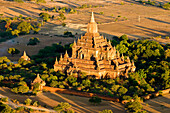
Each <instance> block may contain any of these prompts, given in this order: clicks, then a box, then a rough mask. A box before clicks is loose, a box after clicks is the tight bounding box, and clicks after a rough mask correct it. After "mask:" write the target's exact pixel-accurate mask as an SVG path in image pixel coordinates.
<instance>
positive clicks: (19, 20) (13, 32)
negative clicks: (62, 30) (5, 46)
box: [0, 15, 41, 40]
mask: <svg viewBox="0 0 170 113" xmlns="http://www.w3.org/2000/svg"><path fill="white" fill-rule="evenodd" d="M0 25H1V31H0V36H1V37H2V38H3V40H5V39H8V38H13V37H14V36H19V35H25V34H28V33H30V31H33V32H34V33H38V32H39V30H40V27H41V23H39V22H38V21H37V19H33V18H31V17H22V15H20V16H19V17H13V18H12V17H11V18H6V17H4V18H2V17H1V18H0Z"/></svg>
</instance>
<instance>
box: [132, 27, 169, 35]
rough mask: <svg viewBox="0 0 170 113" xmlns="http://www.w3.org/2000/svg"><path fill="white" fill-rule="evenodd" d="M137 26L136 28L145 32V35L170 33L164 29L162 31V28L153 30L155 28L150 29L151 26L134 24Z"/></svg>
mask: <svg viewBox="0 0 170 113" xmlns="http://www.w3.org/2000/svg"><path fill="white" fill-rule="evenodd" d="M135 26H136V27H137V29H140V30H142V31H144V32H147V35H153V36H160V35H161V36H162V33H163V34H164V35H165V36H167V35H170V33H169V32H166V31H163V30H155V29H152V28H148V27H144V26H140V25H135ZM155 32H158V33H155Z"/></svg>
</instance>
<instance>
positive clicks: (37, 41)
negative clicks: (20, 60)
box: [27, 37, 40, 45]
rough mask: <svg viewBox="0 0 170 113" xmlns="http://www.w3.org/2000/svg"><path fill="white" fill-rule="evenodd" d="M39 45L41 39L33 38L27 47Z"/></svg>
mask: <svg viewBox="0 0 170 113" xmlns="http://www.w3.org/2000/svg"><path fill="white" fill-rule="evenodd" d="M38 43H40V40H39V38H36V37H32V38H30V39H29V42H28V43H27V45H37V44H38Z"/></svg>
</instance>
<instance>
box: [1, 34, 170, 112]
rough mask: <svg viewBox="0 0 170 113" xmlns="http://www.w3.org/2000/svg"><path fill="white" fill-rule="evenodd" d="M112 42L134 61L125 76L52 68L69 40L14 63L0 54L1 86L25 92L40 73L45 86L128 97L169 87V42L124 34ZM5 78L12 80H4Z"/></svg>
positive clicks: (125, 98) (70, 45) (129, 104)
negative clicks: (132, 69)
mask: <svg viewBox="0 0 170 113" xmlns="http://www.w3.org/2000/svg"><path fill="white" fill-rule="evenodd" d="M111 42H112V45H113V46H116V48H117V49H118V50H119V51H120V53H123V54H124V56H125V57H127V56H130V58H131V59H134V61H135V65H136V67H137V70H136V72H134V73H129V78H127V79H125V78H116V79H114V80H113V79H109V78H108V79H100V80H96V79H94V78H92V77H88V76H86V74H85V73H81V72H80V73H79V75H80V76H79V77H77V78H76V77H74V74H73V75H67V74H65V73H63V72H60V71H58V72H54V69H53V64H54V62H55V59H56V58H55V56H57V57H58V58H59V56H60V54H63V53H65V51H66V50H67V51H68V52H70V53H71V47H72V44H68V45H65V46H62V45H61V44H53V45H52V46H47V47H45V48H44V49H42V50H40V51H39V53H38V54H37V55H35V56H32V58H31V59H32V60H31V61H24V60H22V59H20V60H19V61H18V64H17V65H14V64H13V63H8V62H10V60H9V59H7V57H1V58H0V73H1V75H0V80H1V82H0V83H1V85H2V86H3V85H5V86H8V87H11V88H12V90H13V91H14V92H17V93H18V92H19V93H24V92H26V91H27V89H28V88H29V87H30V86H29V84H30V81H32V80H33V79H34V78H35V77H36V75H37V74H38V73H39V74H40V76H41V78H42V79H43V80H44V81H45V82H46V85H47V86H51V87H59V88H69V89H70V88H71V89H73V90H79V91H84V92H92V93H97V94H101V95H107V96H111V97H118V98H119V99H120V100H131V99H134V98H136V96H143V95H147V94H149V93H152V92H155V91H159V90H161V89H166V88H169V87H170V74H169V70H170V69H169V67H170V62H169V61H170V59H169V58H170V50H169V48H170V46H169V45H168V44H167V45H160V44H159V43H157V42H155V41H148V40H139V41H131V40H129V39H128V37H127V36H126V35H123V36H121V37H119V38H118V39H117V41H116V40H112V41H111ZM70 53H69V54H70ZM5 82H10V83H14V84H6V83H5ZM26 84H28V85H26ZM26 87H27V88H26ZM135 102H136V101H135ZM135 102H130V103H128V104H127V108H128V110H130V111H131V110H134V109H136V107H135V105H138V104H139V103H138V102H137V103H135ZM134 107H135V108H134ZM56 109H59V108H56ZM137 109H142V108H141V107H139V108H137Z"/></svg>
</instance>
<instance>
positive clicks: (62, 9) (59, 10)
mask: <svg viewBox="0 0 170 113" xmlns="http://www.w3.org/2000/svg"><path fill="white" fill-rule="evenodd" d="M42 11H52V12H57V13H69V14H74V13H77V10H75V9H74V8H68V7H59V8H56V7H52V8H42Z"/></svg>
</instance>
